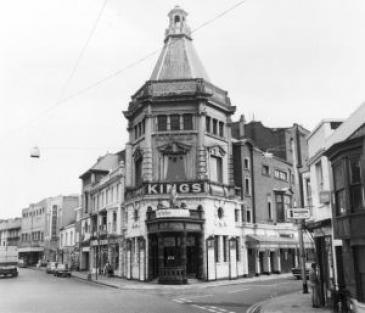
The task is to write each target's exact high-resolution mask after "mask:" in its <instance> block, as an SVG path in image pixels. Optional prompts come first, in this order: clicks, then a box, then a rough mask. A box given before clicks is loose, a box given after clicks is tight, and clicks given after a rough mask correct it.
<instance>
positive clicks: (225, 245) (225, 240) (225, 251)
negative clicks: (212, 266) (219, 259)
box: [223, 236, 228, 262]
mask: <svg viewBox="0 0 365 313" xmlns="http://www.w3.org/2000/svg"><path fill="white" fill-rule="evenodd" d="M227 261H228V236H223V262H227Z"/></svg>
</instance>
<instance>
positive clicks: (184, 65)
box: [150, 7, 209, 81]
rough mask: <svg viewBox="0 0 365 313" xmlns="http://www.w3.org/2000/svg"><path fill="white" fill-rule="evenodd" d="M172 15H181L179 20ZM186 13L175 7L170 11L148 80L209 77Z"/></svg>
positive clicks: (207, 78)
mask: <svg viewBox="0 0 365 313" xmlns="http://www.w3.org/2000/svg"><path fill="white" fill-rule="evenodd" d="M174 15H180V16H181V18H182V19H181V22H179V23H175V22H174V21H173V18H174ZM186 16H187V13H186V12H185V11H183V10H182V9H180V8H179V7H175V8H174V9H173V10H171V11H170V13H169V17H170V25H169V28H168V29H167V30H166V37H165V44H164V47H163V49H162V51H161V54H160V56H159V58H158V60H157V63H156V65H155V68H154V70H153V72H152V75H151V78H150V80H171V79H193V78H203V79H204V80H207V81H209V77H208V75H207V73H206V71H205V69H204V67H203V64H202V63H201V61H200V58H199V56H198V54H197V53H196V51H195V48H194V46H193V43H192V39H191V31H190V28H189V27H188V26H187V24H186V19H185V18H186Z"/></svg>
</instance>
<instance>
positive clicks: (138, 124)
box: [124, 6, 240, 280]
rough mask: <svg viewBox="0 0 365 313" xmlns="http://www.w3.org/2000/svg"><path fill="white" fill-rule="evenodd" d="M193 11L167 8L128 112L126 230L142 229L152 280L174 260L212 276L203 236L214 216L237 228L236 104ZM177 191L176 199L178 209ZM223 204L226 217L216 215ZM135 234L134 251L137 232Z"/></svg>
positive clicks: (188, 271) (198, 274)
mask: <svg viewBox="0 0 365 313" xmlns="http://www.w3.org/2000/svg"><path fill="white" fill-rule="evenodd" d="M187 15H188V14H187V13H186V12H185V11H184V10H183V9H181V8H180V7H179V6H176V7H175V8H174V9H172V10H171V11H170V12H169V14H168V17H169V25H168V28H167V29H166V31H165V39H164V46H163V49H162V51H161V54H160V56H159V58H158V60H157V63H156V65H155V67H154V69H153V72H152V75H151V77H150V80H148V81H147V82H146V83H145V84H144V85H143V86H142V87H141V88H140V89H139V90H138V91H137V92H136V93H135V94H134V95H133V96H132V100H131V102H130V103H129V106H128V110H127V111H125V112H124V115H125V117H126V118H127V119H128V122H129V127H128V131H129V143H128V144H127V147H126V171H127V173H126V177H127V182H126V187H127V191H126V202H125V210H127V211H128V212H134V213H133V214H128V216H129V217H131V216H134V215H136V216H138V219H137V220H133V219H132V220H130V221H129V222H128V228H129V226H131V230H129V229H128V230H127V234H126V236H127V238H128V237H130V238H132V237H133V238H135V237H136V236H137V234H139V235H138V236H140V238H142V239H138V240H142V241H143V242H145V246H144V247H145V249H146V251H145V256H146V255H149V257H148V260H147V261H146V262H147V264H148V265H147V272H146V273H145V277H147V278H149V279H152V278H154V277H159V278H160V280H161V276H163V275H164V274H163V273H164V272H163V269H164V268H174V266H175V267H180V268H182V272H183V276H184V277H185V280H186V277H187V276H189V275H195V276H196V277H199V278H203V277H205V278H207V277H208V276H209V275H208V269H207V268H206V267H205V265H204V264H206V262H205V263H204V262H203V259H204V258H206V257H207V256H204V255H203V250H204V248H203V247H204V245H205V244H204V240H206V239H207V237H208V236H209V235H211V233H213V232H214V230H212V229H211V228H212V227H214V226H213V225H214V223H215V224H217V225H218V224H219V225H221V231H223V229H225V230H227V235H226V236H228V235H234V234H230V233H229V231H228V229H229V228H230V227H229V223H230V222H228V217H229V216H234V210H235V209H236V208H237V207H238V206H239V205H240V204H239V197H238V196H236V194H237V193H236V192H235V186H234V183H233V182H234V180H233V173H232V157H231V156H232V145H231V134H230V126H229V123H230V121H231V119H230V118H231V115H232V114H233V113H234V112H235V107H233V106H232V105H231V103H230V100H229V98H228V96H227V92H226V91H224V90H222V89H220V88H218V87H216V86H214V85H213V84H211V83H210V80H209V77H208V75H207V73H206V71H205V69H204V67H203V65H202V62H201V61H200V59H199V57H198V55H197V53H196V51H195V49H194V46H193V41H192V37H191V30H190V28H189V26H188V24H187ZM172 190H173V191H174V192H175V193H176V197H175V198H176V203H177V206H178V208H176V207H175V206H174V208H173V209H172V208H169V199H170V194H171V192H172ZM174 203H175V202H174ZM169 209H170V211H169ZM137 211H138V212H137ZM223 211H224V212H225V217H224V218H223V217H222V216H220V217H218V215H219V214H218V212H223ZM162 212H164V213H162ZM228 212H229V213H228ZM232 212H233V213H232ZM139 217H141V218H139ZM167 220H168V223H166V221H167ZM129 223H131V224H129ZM232 225H234V220H233V224H232ZM161 227H167V228H165V229H164V230H163V231H162V233H164V234H165V233H170V235H171V234H173V235H172V236H170V237H171V238H170V237H169V239H166V240H167V241H166V242H164V240H165V239H164V238H165V237H164V235H161V234H160V229H161ZM232 229H234V227H233V228H232ZM182 230H184V231H182ZM223 232H224V231H223ZM167 237H168V236H167ZM227 238H228V237H227ZM130 240H131V241H130V244H129V247H130V249H132V250H133V249H134V248H133V247H132V245H133V244H134V245H137V243H136V239H130ZM169 240H170V241H169ZM138 242H140V241H138ZM189 244H190V246H189ZM179 245H180V246H184V248H182V249H183V252H181V253H180V252H179V253H177V252H176V251H177V250H178V248H177V246H179ZM222 245H223V243H222ZM169 247H170V248H171V249H170V248H169ZM172 247H174V248H172ZM187 247H189V248H187ZM166 249H167V250H166ZM176 249H177V250H176ZM179 251H180V250H179ZM169 253H170V254H171V255H169ZM166 256H167V257H170V259H168V260H165V259H164V258H165V257H166ZM155 258H157V260H155ZM195 258H196V259H195ZM130 264H131V263H130ZM189 264H190V265H189ZM194 264H195V265H194ZM131 266H132V265H131ZM161 271H162V272H161ZM129 273H133V270H131V271H130V272H129ZM165 274H166V273H165ZM170 274H171V273H167V274H166V275H167V276H168V275H170ZM131 275H132V274H131ZM131 278H135V277H131Z"/></svg>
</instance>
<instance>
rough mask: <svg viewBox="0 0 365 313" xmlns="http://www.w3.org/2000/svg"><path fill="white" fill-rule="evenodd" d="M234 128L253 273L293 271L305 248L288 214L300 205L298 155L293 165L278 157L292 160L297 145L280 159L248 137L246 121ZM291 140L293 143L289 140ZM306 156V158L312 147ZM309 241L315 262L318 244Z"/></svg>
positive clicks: (307, 245) (236, 174) (245, 234)
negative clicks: (295, 164)
mask: <svg viewBox="0 0 365 313" xmlns="http://www.w3.org/2000/svg"><path fill="white" fill-rule="evenodd" d="M260 125H261V124H260ZM261 126H262V125H261ZM232 127H233V131H232V132H233V134H234V136H235V138H234V139H233V160H234V168H235V171H234V178H235V184H236V185H237V186H240V187H241V188H242V192H243V199H244V205H243V208H242V210H241V216H242V221H243V223H244V224H243V225H244V226H243V238H245V241H246V243H247V245H248V250H247V255H248V258H247V264H248V273H249V275H253V274H256V275H257V274H262V273H279V272H289V271H291V269H292V268H293V267H295V266H297V265H298V261H299V260H298V256H299V253H298V248H299V246H298V230H297V227H296V225H293V223H292V222H293V221H292V220H291V219H289V218H288V217H287V211H288V209H290V208H292V207H296V206H298V203H299V201H300V200H299V199H298V198H299V197H300V195H299V194H298V192H297V191H298V188H299V187H298V186H299V184H298V181H297V180H296V175H295V174H296V170H295V167H294V165H293V163H291V162H293V159H294V158H293V156H292V155H291V157H290V158H288V159H289V160H291V162H289V161H287V160H286V159H284V158H281V157H278V156H277V155H279V156H282V157H283V156H286V155H289V153H287V152H286V149H288V150H290V151H292V149H291V146H290V145H287V146H284V150H282V151H281V153H279V154H277V153H275V154H274V153H269V152H265V151H264V150H261V149H260V148H259V147H258V146H257V145H256V142H255V141H254V140H253V139H251V138H249V137H248V136H247V134H246V133H245V130H246V127H245V121H244V118H241V120H240V121H239V122H237V123H232ZM265 129H266V131H268V132H271V130H270V129H269V128H265ZM257 132H259V130H258V131H257ZM290 133H291V132H289V134H290ZM283 134H286V133H285V132H283ZM286 141H287V142H289V143H290V137H289V136H288V138H287V139H286ZM271 147H273V146H271ZM267 149H268V148H267ZM272 150H273V151H274V149H273V148H272ZM302 151H304V152H305V153H306V145H304V147H302ZM237 219H238V218H237ZM304 238H305V248H306V252H307V258H309V259H310V258H313V257H314V255H313V252H314V251H313V243H312V241H311V239H310V237H309V236H308V234H306V235H305V237H304Z"/></svg>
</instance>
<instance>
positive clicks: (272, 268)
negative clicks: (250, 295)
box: [270, 251, 275, 273]
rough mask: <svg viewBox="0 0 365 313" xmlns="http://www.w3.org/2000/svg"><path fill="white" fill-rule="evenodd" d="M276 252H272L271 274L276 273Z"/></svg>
mask: <svg viewBox="0 0 365 313" xmlns="http://www.w3.org/2000/svg"><path fill="white" fill-rule="evenodd" d="M274 261H275V252H273V251H270V268H271V273H275V265H274V264H275V262H274Z"/></svg>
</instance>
